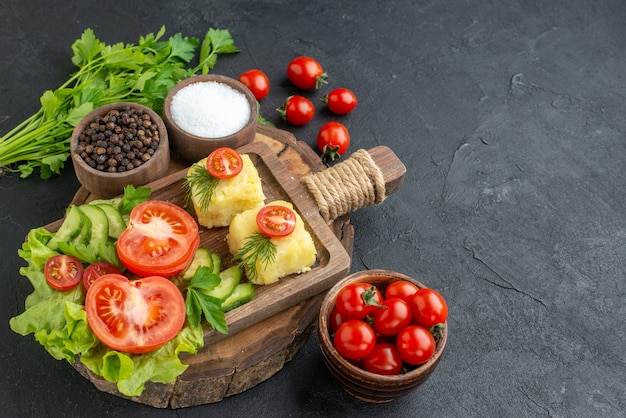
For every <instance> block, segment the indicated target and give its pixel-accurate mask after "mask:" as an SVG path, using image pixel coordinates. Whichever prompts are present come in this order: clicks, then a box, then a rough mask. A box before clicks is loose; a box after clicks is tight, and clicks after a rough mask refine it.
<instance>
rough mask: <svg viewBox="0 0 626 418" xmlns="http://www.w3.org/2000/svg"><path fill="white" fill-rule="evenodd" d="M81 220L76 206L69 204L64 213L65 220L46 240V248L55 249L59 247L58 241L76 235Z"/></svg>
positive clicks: (80, 227) (81, 224)
mask: <svg viewBox="0 0 626 418" xmlns="http://www.w3.org/2000/svg"><path fill="white" fill-rule="evenodd" d="M83 220H84V218H83V217H82V214H81V212H80V211H79V210H78V208H77V207H76V206H70V207H69V208H68V209H67V211H66V213H65V220H64V221H63V223H62V224H61V226H60V227H59V229H58V230H57V232H56V233H55V234H54V236H53V237H52V238H51V239H50V241H49V242H48V248H50V249H51V250H55V251H56V250H57V249H58V248H59V242H64V241H70V240H71V239H72V238H74V237H75V236H76V235H78V234H79V233H80V231H81V229H82V227H83Z"/></svg>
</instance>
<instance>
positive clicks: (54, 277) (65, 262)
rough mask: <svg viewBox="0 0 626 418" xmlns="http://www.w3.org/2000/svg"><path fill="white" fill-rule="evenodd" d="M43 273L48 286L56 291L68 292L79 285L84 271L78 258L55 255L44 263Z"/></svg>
mask: <svg viewBox="0 0 626 418" xmlns="http://www.w3.org/2000/svg"><path fill="white" fill-rule="evenodd" d="M43 271H44V276H45V277H46V281H47V282H48V284H49V285H50V286H52V287H53V288H55V289H57V290H68V289H71V288H73V287H74V286H76V285H77V284H78V283H80V281H81V280H82V279H83V272H84V269H83V264H82V263H81V261H80V260H79V259H78V258H76V257H74V256H72V255H65V254H57V255H54V256H52V257H50V258H49V259H48V260H47V261H46V264H45V266H44V269H43Z"/></svg>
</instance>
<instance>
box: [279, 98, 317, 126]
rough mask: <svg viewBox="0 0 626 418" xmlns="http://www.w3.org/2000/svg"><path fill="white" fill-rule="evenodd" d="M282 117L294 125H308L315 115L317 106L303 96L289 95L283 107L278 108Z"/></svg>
mask: <svg viewBox="0 0 626 418" xmlns="http://www.w3.org/2000/svg"><path fill="white" fill-rule="evenodd" d="M276 111H277V112H278V114H279V115H280V117H281V118H282V119H284V120H286V121H287V122H289V123H291V124H292V125H297V126H302V125H306V124H307V123H309V122H310V121H311V119H313V116H315V106H313V103H312V102H311V101H310V100H309V99H307V98H306V97H302V96H289V97H287V100H285V104H284V105H283V107H280V108H278V109H276Z"/></svg>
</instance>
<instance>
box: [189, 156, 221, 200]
mask: <svg viewBox="0 0 626 418" xmlns="http://www.w3.org/2000/svg"><path fill="white" fill-rule="evenodd" d="M218 184H219V179H217V178H215V177H213V176H212V175H211V173H209V170H207V169H206V167H204V166H203V165H201V164H197V163H196V164H194V165H193V166H192V167H191V170H190V171H189V174H187V176H185V181H184V183H183V185H184V186H185V187H186V188H187V194H186V199H187V203H189V201H191V198H192V196H197V197H198V205H199V206H200V209H202V211H203V212H206V211H207V210H208V209H209V205H210V204H211V201H212V200H213V195H214V194H215V188H216V187H217V185H218Z"/></svg>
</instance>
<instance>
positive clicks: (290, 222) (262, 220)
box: [256, 205, 297, 238]
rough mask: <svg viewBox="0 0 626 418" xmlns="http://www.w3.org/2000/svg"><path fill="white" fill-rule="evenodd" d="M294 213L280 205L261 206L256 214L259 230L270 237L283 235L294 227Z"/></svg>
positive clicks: (287, 233) (290, 231)
mask: <svg viewBox="0 0 626 418" xmlns="http://www.w3.org/2000/svg"><path fill="white" fill-rule="evenodd" d="M296 219H297V218H296V214H295V212H294V211H293V210H291V209H289V208H288V207H286V206H281V205H266V206H263V207H262V208H261V209H259V211H258V212H257V215H256V225H257V227H258V228H259V231H261V233H262V234H263V235H265V236H268V237H270V238H276V237H285V236H287V235H289V234H291V233H292V232H293V231H294V230H295V229H296Z"/></svg>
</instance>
